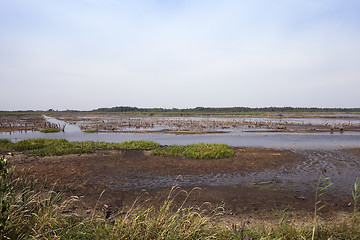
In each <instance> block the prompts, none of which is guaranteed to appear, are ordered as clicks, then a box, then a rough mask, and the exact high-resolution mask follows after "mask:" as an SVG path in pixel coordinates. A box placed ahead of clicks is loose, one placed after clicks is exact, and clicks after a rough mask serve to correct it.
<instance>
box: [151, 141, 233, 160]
mask: <svg viewBox="0 0 360 240" xmlns="http://www.w3.org/2000/svg"><path fill="white" fill-rule="evenodd" d="M152 154H153V155H155V156H157V155H160V156H180V155H182V156H185V157H189V158H195V159H212V158H228V157H231V156H233V155H234V149H233V148H232V147H231V146H228V145H226V144H214V143H208V144H205V143H198V144H192V145H187V146H177V145H172V146H169V147H166V148H162V149H155V150H153V152H152Z"/></svg>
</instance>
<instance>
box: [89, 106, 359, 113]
mask: <svg viewBox="0 0 360 240" xmlns="http://www.w3.org/2000/svg"><path fill="white" fill-rule="evenodd" d="M93 112H175V113H176V112H187V113H241V112H324V113H326V112H341V113H350V112H360V108H316V107H312V108H305V107H260V108H250V107H218V108H215V107H196V108H183V109H179V108H137V107H129V106H118V107H112V108H98V109H95V110H93Z"/></svg>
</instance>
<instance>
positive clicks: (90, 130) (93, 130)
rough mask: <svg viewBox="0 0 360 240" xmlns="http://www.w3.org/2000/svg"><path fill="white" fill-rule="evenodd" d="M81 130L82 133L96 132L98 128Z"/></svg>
mask: <svg viewBox="0 0 360 240" xmlns="http://www.w3.org/2000/svg"><path fill="white" fill-rule="evenodd" d="M83 132H84V133H96V132H98V130H96V129H88V130H84V131H83Z"/></svg>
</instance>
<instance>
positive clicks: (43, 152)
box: [0, 138, 160, 156]
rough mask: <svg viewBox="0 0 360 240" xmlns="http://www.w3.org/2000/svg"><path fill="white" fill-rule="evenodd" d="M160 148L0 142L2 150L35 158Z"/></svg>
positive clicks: (147, 143)
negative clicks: (114, 150) (22, 153)
mask: <svg viewBox="0 0 360 240" xmlns="http://www.w3.org/2000/svg"><path fill="white" fill-rule="evenodd" d="M159 146H160V144H159V143H156V142H153V141H141V140H140V141H127V142H122V143H108V142H94V141H85V142H69V141H67V140H65V139H44V138H38V139H27V140H22V141H19V142H17V143H11V142H10V141H8V140H3V141H1V142H0V150H1V149H3V150H15V151H23V152H25V153H26V154H28V155H35V156H60V155H65V154H83V153H93V152H95V151H96V150H101V149H154V148H158V147H159Z"/></svg>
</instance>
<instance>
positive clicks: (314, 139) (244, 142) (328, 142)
mask: <svg viewBox="0 0 360 240" xmlns="http://www.w3.org/2000/svg"><path fill="white" fill-rule="evenodd" d="M45 118H46V119H47V120H48V121H49V122H52V123H56V124H61V125H65V131H64V132H58V133H41V132H38V131H17V132H11V133H9V132H6V133H0V138H6V139H10V140H11V141H13V142H17V141H20V140H24V139H31V138H63V139H67V140H69V141H104V142H123V141H129V140H151V141H155V142H158V143H160V144H161V145H173V144H177V145H186V144H193V143H199V142H204V143H223V144H228V145H230V146H234V147H269V148H281V149H286V148H290V149H293V148H295V149H308V148H311V149H313V148H342V147H360V133H359V132H344V133H340V132H334V133H260V132H258V133H256V132H244V131H242V130H235V131H229V132H228V133H219V134H191V135H188V134H184V135H181V134H180V135H174V134H165V133H120V132H107V133H104V132H99V133H84V132H82V131H81V129H80V128H79V126H78V125H77V124H69V123H66V122H64V121H61V120H57V119H55V118H52V117H47V116H45Z"/></svg>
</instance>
